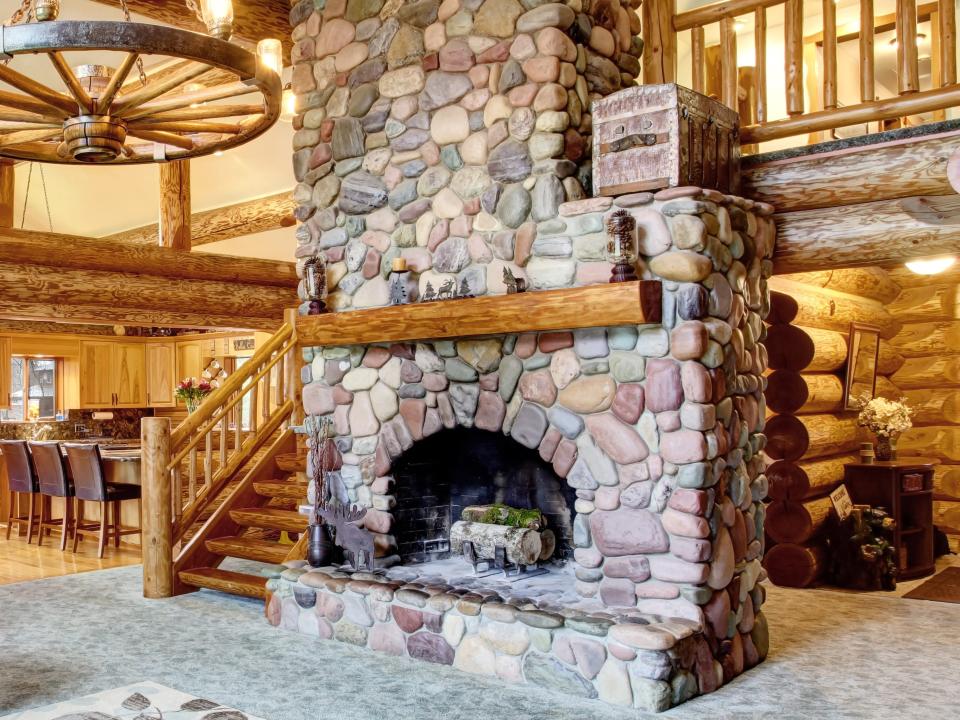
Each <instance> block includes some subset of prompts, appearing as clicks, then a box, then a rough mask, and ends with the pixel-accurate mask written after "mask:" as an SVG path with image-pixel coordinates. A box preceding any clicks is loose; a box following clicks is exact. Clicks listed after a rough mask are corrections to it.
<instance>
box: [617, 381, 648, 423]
mask: <svg viewBox="0 0 960 720" xmlns="http://www.w3.org/2000/svg"><path fill="white" fill-rule="evenodd" d="M610 409H611V410H612V411H613V414H614V415H616V416H617V417H618V418H620V419H621V420H623V421H624V422H625V423H627V424H628V425H634V424H636V422H637V420H639V419H640V415H641V414H642V413H643V386H642V385H637V384H635V383H621V384H620V385H619V386H617V393H616V395H614V396H613V405H611V406H610Z"/></svg>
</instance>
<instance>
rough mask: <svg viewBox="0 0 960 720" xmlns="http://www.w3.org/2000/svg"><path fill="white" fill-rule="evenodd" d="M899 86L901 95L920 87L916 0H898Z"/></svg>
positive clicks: (915, 90)
mask: <svg viewBox="0 0 960 720" xmlns="http://www.w3.org/2000/svg"><path fill="white" fill-rule="evenodd" d="M897 86H898V90H899V93H900V94H901V95H906V94H907V93H912V92H917V91H918V90H919V89H920V67H919V64H918V59H917V3H916V0H897Z"/></svg>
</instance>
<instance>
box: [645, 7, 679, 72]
mask: <svg viewBox="0 0 960 720" xmlns="http://www.w3.org/2000/svg"><path fill="white" fill-rule="evenodd" d="M640 9H641V13H642V15H643V18H642V22H641V27H642V30H641V32H642V34H643V82H644V84H645V85H652V84H658V83H672V82H676V80H677V34H676V32H675V31H674V29H673V16H674V15H675V14H676V0H646V1H645V2H644V3H643V5H641V6H640Z"/></svg>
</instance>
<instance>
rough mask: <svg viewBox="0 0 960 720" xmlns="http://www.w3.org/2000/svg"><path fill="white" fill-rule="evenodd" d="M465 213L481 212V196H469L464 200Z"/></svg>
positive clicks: (474, 213)
mask: <svg viewBox="0 0 960 720" xmlns="http://www.w3.org/2000/svg"><path fill="white" fill-rule="evenodd" d="M463 213H464V215H478V214H479V213H480V198H478V197H475V198H469V199H467V200H464V201H463Z"/></svg>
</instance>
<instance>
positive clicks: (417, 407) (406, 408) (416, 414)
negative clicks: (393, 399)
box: [400, 398, 427, 440]
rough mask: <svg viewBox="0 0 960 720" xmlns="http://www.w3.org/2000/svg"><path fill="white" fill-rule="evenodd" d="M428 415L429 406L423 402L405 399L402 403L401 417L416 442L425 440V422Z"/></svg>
mask: <svg viewBox="0 0 960 720" xmlns="http://www.w3.org/2000/svg"><path fill="white" fill-rule="evenodd" d="M426 414H427V405H426V403H425V402H423V400H414V399H413V398H404V399H403V400H401V401H400V415H401V417H403V421H404V422H405V423H406V425H407V429H408V430H410V435H411V437H413V439H414V440H420V439H422V438H423V421H424V417H425V416H426Z"/></svg>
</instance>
